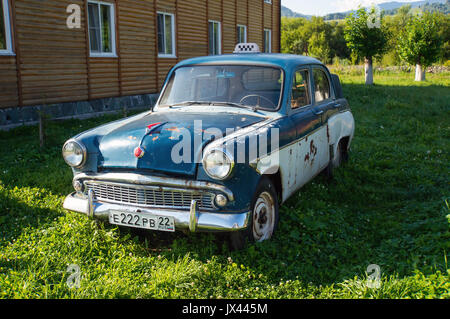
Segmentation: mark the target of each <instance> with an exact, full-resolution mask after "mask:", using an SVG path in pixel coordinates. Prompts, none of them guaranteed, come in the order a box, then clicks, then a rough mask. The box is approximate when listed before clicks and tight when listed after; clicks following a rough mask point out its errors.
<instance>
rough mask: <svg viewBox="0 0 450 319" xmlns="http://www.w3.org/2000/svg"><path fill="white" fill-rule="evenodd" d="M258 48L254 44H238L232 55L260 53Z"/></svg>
mask: <svg viewBox="0 0 450 319" xmlns="http://www.w3.org/2000/svg"><path fill="white" fill-rule="evenodd" d="M260 52H261V51H260V50H259V46H258V45H257V44H256V43H238V44H237V45H236V47H235V48H234V52H233V53H260Z"/></svg>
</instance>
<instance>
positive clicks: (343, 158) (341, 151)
mask: <svg viewBox="0 0 450 319" xmlns="http://www.w3.org/2000/svg"><path fill="white" fill-rule="evenodd" d="M347 161H348V151H347V148H346V144H345V141H344V140H340V141H339V144H338V147H337V149H336V155H335V156H334V158H332V159H331V160H330V162H329V163H328V166H327V168H326V169H325V174H326V176H327V177H328V178H329V179H332V178H333V170H334V169H335V168H337V167H339V166H341V165H342V163H344V162H347Z"/></svg>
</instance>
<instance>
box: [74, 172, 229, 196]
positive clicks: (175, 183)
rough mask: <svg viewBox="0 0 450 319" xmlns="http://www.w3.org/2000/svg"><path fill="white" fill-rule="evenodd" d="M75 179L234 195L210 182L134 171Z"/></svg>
mask: <svg viewBox="0 0 450 319" xmlns="http://www.w3.org/2000/svg"><path fill="white" fill-rule="evenodd" d="M73 180H74V181H76V180H95V181H111V182H119V183H124V184H135V185H154V186H160V187H163V186H166V187H175V188H188V189H201V190H209V191H216V192H222V193H224V194H225V195H227V197H228V199H229V200H230V201H234V195H233V193H232V192H231V190H229V189H228V188H227V187H225V186H223V185H219V184H214V183H211V182H204V181H195V180H185V179H177V178H170V177H160V176H148V175H142V174H136V173H99V174H86V173H80V174H77V175H75V177H74V178H73Z"/></svg>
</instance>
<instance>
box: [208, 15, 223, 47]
mask: <svg viewBox="0 0 450 319" xmlns="http://www.w3.org/2000/svg"><path fill="white" fill-rule="evenodd" d="M221 36H222V35H221V30H220V22H217V21H209V54H210V55H216V54H220V53H221V50H222V48H221Z"/></svg>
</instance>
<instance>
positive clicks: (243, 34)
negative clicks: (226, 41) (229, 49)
mask: <svg viewBox="0 0 450 319" xmlns="http://www.w3.org/2000/svg"><path fill="white" fill-rule="evenodd" d="M246 42H247V26H245V25H240V24H238V26H237V43H246Z"/></svg>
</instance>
